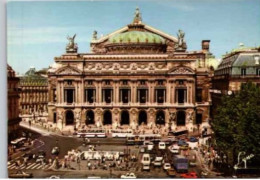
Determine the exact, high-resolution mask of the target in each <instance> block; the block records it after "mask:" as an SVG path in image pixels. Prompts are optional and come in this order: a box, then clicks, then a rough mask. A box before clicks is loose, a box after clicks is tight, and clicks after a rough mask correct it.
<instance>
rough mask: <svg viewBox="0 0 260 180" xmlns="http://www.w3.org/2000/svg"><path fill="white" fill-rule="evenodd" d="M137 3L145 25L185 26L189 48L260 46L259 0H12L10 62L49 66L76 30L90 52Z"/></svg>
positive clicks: (17, 66)
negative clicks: (206, 44) (93, 40)
mask: <svg viewBox="0 0 260 180" xmlns="http://www.w3.org/2000/svg"><path fill="white" fill-rule="evenodd" d="M137 6H138V7H139V8H140V11H141V13H142V19H143V22H144V23H145V24H148V25H150V26H152V27H154V28H157V29H159V30H161V31H164V32H166V33H168V34H171V35H173V36H176V33H177V31H178V29H182V30H183V31H184V32H185V39H186V42H187V45H188V50H199V49H201V40H203V39H210V40H211V47H210V48H211V52H212V53H213V54H214V55H215V56H216V57H217V58H221V55H223V54H225V53H226V52H227V51H231V50H232V49H233V48H236V47H238V44H239V43H241V42H242V43H244V44H245V46H260V20H259V17H260V1H259V0H250V1H248V0H161V1H159V0H139V1H137V0H129V1H127V0H125V1H123V0H103V1H102V0H98V1H95V0H91V1H41V2H36V1H10V2H9V3H8V4H7V31H8V42H7V43H8V63H9V64H10V65H11V66H12V67H13V68H14V70H15V71H16V72H18V73H20V74H21V73H25V72H26V71H27V70H28V69H29V68H30V67H31V66H34V67H36V69H41V68H44V67H48V66H49V65H51V64H53V63H54V60H53V59H54V57H55V56H60V55H61V54H63V53H65V47H66V44H67V38H66V37H67V36H68V35H70V36H72V35H73V34H74V33H77V37H76V40H75V41H76V42H77V43H78V46H79V52H80V53H85V52H89V49H90V48H89V47H90V45H89V43H90V40H91V38H92V33H93V31H94V30H97V31H98V35H99V36H100V35H101V34H103V35H106V34H109V33H111V32H113V31H115V30H117V29H119V28H121V27H123V26H125V25H127V24H129V23H131V22H132V19H133V16H134V11H135V8H136V7H137Z"/></svg>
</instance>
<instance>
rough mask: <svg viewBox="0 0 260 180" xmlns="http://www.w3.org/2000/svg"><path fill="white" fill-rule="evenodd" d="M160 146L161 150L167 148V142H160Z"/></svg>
mask: <svg viewBox="0 0 260 180" xmlns="http://www.w3.org/2000/svg"><path fill="white" fill-rule="evenodd" d="M158 148H159V149H161V150H164V149H166V144H165V142H159V144H158Z"/></svg>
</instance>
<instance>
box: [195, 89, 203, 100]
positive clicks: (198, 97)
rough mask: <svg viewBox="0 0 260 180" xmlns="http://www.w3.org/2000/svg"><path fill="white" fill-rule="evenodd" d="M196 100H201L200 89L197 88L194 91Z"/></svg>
mask: <svg viewBox="0 0 260 180" xmlns="http://www.w3.org/2000/svg"><path fill="white" fill-rule="evenodd" d="M196 101H197V102H202V89H197V92H196Z"/></svg>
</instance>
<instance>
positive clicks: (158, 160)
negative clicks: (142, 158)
mask: <svg viewBox="0 0 260 180" xmlns="http://www.w3.org/2000/svg"><path fill="white" fill-rule="evenodd" d="M162 161H163V157H156V158H155V160H154V162H153V165H154V166H157V167H158V166H162Z"/></svg>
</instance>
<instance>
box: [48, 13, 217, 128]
mask: <svg viewBox="0 0 260 180" xmlns="http://www.w3.org/2000/svg"><path fill="white" fill-rule="evenodd" d="M75 36H76V35H74V36H73V37H68V40H69V43H68V45H67V47H66V53H65V54H63V55H61V56H59V57H55V58H54V60H55V63H54V65H52V66H51V68H50V69H49V71H48V81H49V82H48V84H49V85H48V91H49V93H48V94H49V103H48V113H49V121H51V122H53V123H55V124H56V125H57V127H58V128H60V129H63V128H64V127H67V126H75V127H80V126H82V125H90V126H91V125H93V126H97V127H104V126H105V127H111V128H117V127H120V126H121V127H131V128H136V127H137V126H139V125H142V126H145V125H147V126H149V127H153V126H156V125H161V126H165V127H167V128H169V129H171V130H176V129H178V128H184V129H187V130H189V131H190V132H192V131H193V132H194V131H196V130H200V131H201V130H202V128H205V127H208V126H209V120H210V117H209V114H210V112H209V109H210V105H211V98H210V93H209V89H210V87H211V74H212V71H211V70H210V68H209V67H208V66H207V60H206V55H207V54H208V53H209V42H210V41H209V40H204V41H202V49H201V50H198V51H187V45H186V41H185V34H184V32H183V31H181V30H179V32H178V33H177V36H178V37H173V36H171V35H169V34H166V33H164V32H161V31H160V30H157V29H155V28H153V27H151V26H149V25H146V24H144V23H143V22H142V18H141V14H140V12H139V9H137V10H136V12H135V16H134V20H133V22H132V23H131V24H129V25H127V26H125V27H123V28H121V29H119V30H116V31H115V32H112V33H111V34H108V35H106V36H102V37H98V35H97V32H96V31H94V33H93V38H92V41H91V44H90V47H91V52H90V53H78V51H77V49H78V47H77V44H76V43H75V41H76V40H75Z"/></svg>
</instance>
